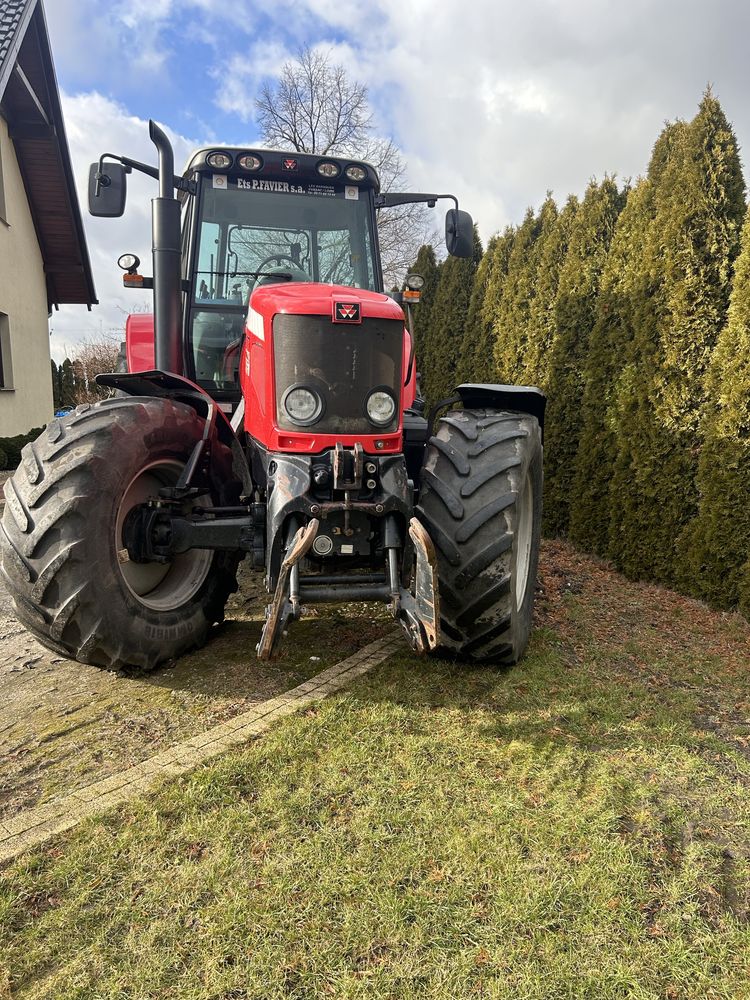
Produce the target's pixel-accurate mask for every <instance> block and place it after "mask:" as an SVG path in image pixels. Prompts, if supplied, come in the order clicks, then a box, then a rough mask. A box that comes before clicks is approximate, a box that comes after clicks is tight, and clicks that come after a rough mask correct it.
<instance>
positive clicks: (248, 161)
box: [237, 153, 263, 170]
mask: <svg viewBox="0 0 750 1000" xmlns="http://www.w3.org/2000/svg"><path fill="white" fill-rule="evenodd" d="M237 163H238V164H239V166H240V167H242V169H243V170H260V168H261V167H262V166H263V160H261V158H260V157H259V156H253V155H252V154H251V153H248V154H246V155H245V156H240V157H239V159H238V160H237Z"/></svg>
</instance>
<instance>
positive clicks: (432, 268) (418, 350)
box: [409, 244, 440, 373]
mask: <svg viewBox="0 0 750 1000" xmlns="http://www.w3.org/2000/svg"><path fill="white" fill-rule="evenodd" d="M409 273H410V274H421V276H422V277H423V278H424V285H423V287H422V295H421V297H420V299H419V303H418V304H417V305H416V306H415V307H414V350H415V354H416V358H417V371H418V372H420V373H421V372H423V371H424V369H425V366H426V364H427V361H428V356H429V353H430V337H431V326H432V324H431V315H432V304H433V302H434V301H435V293H436V292H437V286H438V280H439V277H440V267H439V265H438V262H437V259H436V257H435V251H434V250H433V248H432V247H431V246H428V245H427V244H425V245H424V246H422V247H420V248H419V253H418V254H417V259H416V260H415V261H414V265H413V267H411V268H410V269H409Z"/></svg>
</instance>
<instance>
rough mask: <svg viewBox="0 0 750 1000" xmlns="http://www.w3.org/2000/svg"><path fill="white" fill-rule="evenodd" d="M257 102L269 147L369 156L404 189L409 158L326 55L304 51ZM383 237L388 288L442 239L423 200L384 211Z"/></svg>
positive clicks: (391, 187)
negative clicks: (378, 130)
mask: <svg viewBox="0 0 750 1000" xmlns="http://www.w3.org/2000/svg"><path fill="white" fill-rule="evenodd" d="M255 107H256V111H257V121H258V125H259V126H260V130H261V135H262V136H263V141H264V142H265V143H267V144H268V145H269V146H277V147H279V148H282V149H295V150H297V151H298V152H300V153H318V154H320V155H321V156H326V155H329V156H351V157H352V158H353V159H354V158H356V159H358V160H365V161H367V162H369V163H371V164H372V165H373V166H374V167H375V169H376V170H377V171H378V174H379V175H380V182H381V187H382V189H383V190H384V191H403V190H404V183H405V175H406V164H405V163H404V161H403V158H402V156H401V153H400V152H399V150H398V147H397V146H396V145H395V143H393V142H392V140H390V139H383V138H379V137H378V136H377V135H376V134H375V128H374V124H373V116H372V112H371V110H370V106H369V101H368V96H367V87H365V86H364V85H363V84H361V83H356V82H354V81H352V80H350V78H349V76H348V74H347V72H346V70H345V69H344V68H343V67H342V66H338V65H335V64H333V63H331V60H330V56H329V55H328V54H327V53H324V52H321V51H319V50H316V49H311V48H309V47H306V48H303V49H301V50H300V51H299V53H298V55H297V58H296V59H295V60H293V61H291V62H287V63H285V64H284V65H283V67H282V69H281V74H280V76H279V78H278V80H277V81H276V82H275V83H273V84H269V83H266V84H264V85H263V87H262V88H261V91H260V96H259V97H258V98H257V99H256V101H255ZM378 237H379V240H380V254H381V258H382V263H383V278H384V280H385V283H386V287H389V286H390V285H392V284H397V283H399V282H400V281H401V279H402V278H403V276H404V274H405V273H406V270H407V268H408V267H409V265H410V264H411V263H412V262H413V261H414V259H415V258H416V256H417V252H418V250H419V247H420V246H422V245H423V244H424V243H431V244H436V243H437V233H436V232H435V230H434V225H433V221H432V218H431V216H430V215H429V213H428V211H427V210H426V209H425V208H424V206H422V205H402V206H399V207H398V208H389V209H381V210H380V211H379V212H378Z"/></svg>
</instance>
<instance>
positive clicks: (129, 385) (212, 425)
mask: <svg viewBox="0 0 750 1000" xmlns="http://www.w3.org/2000/svg"><path fill="white" fill-rule="evenodd" d="M96 381H97V382H98V383H99V385H106V386H107V387H108V388H111V389H118V390H119V391H120V392H124V393H125V394H126V395H128V396H157V397H162V398H166V399H173V400H175V402H178V403H184V404H185V405H186V406H190V407H191V408H192V409H194V410H195V412H196V413H197V414H198V415H199V416H201V417H203V418H204V419H205V421H206V434H207V435H208V436H215V437H216V438H218V440H219V441H221V443H222V444H225V445H226V446H227V447H228V448H230V449H231V452H232V474H233V476H234V477H235V478H236V479H238V480H239V481H240V482H241V483H242V493H243V495H244V496H250V495H251V494H252V491H253V481H252V476H251V474H250V468H249V466H248V464H247V458H246V456H245V450H244V448H243V447H242V443H241V442H240V440H239V438H238V437H237V435H236V434H235V432H234V430H233V428H232V425H231V424H230V422H229V420H228V418H227V415H226V414H225V413H224V411H223V410H222V408H221V407H220V406H219V404H218V403H217V402H216V400H215V399H213V397H211V396H210V395H209V394H208V393H207V392H206V391H205V389H201V387H200V386H199V385H196V384H195V382H191V381H190V379H188V378H185V377H184V376H183V375H175V374H173V373H172V372H162V371H158V370H156V369H154V370H153V371H149V372H122V373H111V374H110V373H107V374H103V375H97V376H96Z"/></svg>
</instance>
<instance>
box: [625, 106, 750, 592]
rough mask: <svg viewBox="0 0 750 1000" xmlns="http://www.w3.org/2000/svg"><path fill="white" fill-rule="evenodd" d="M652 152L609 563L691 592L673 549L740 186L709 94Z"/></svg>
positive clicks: (735, 234) (737, 221)
mask: <svg viewBox="0 0 750 1000" xmlns="http://www.w3.org/2000/svg"><path fill="white" fill-rule="evenodd" d="M658 152H659V159H658V160H657V161H656V163H655V168H656V169H655V184H654V200H655V201H654V203H655V213H654V218H653V221H652V223H651V225H650V227H649V232H648V235H647V239H646V246H645V253H644V260H643V266H644V267H645V269H646V273H647V275H648V278H649V285H650V296H649V300H648V301H646V302H644V303H641V304H640V307H639V308H638V310H637V313H636V317H635V325H634V338H633V342H632V351H631V368H632V371H631V377H630V380H629V383H628V384H627V385H626V386H625V397H624V401H627V406H626V409H625V411H624V413H623V420H622V422H621V424H620V427H619V440H620V469H619V473H620V474H619V476H618V477H617V483H616V486H617V490H616V492H615V493H614V495H613V499H614V508H613V528H615V529H616V530H615V532H614V536H613V537H614V539H615V544H614V547H613V554H614V555H615V557H616V559H617V562H618V564H619V565H620V566H621V567H622V568H623V569H624V570H625V571H626V572H628V573H629V574H630V575H632V576H642V577H647V578H651V579H657V580H661V581H663V582H665V583H668V584H676V583H681V584H682V585H683V586H684V587H685V586H687V587H690V585H691V581H690V572H689V564H685V563H683V565H679V563H678V559H677V552H676V541H677V539H678V537H679V535H680V533H681V532H682V530H683V529H684V527H685V525H686V524H687V523H688V522H689V521H690V520H691V518H692V517H693V516H694V515H695V511H696V503H697V494H696V487H695V477H696V473H697V455H698V447H699V444H700V427H701V423H702V420H703V417H704V415H705V405H704V404H705V397H704V380H705V374H706V369H707V366H708V361H709V358H710V355H711V352H712V350H713V347H714V345H715V343H716V338H717V337H718V334H719V330H720V329H721V327H722V326H723V325H724V322H725V319H726V310H727V306H728V299H729V291H730V276H731V272H732V264H733V261H734V258H735V256H736V253H737V249H738V240H739V230H740V226H741V223H742V216H743V214H744V200H743V183H742V173H741V168H740V162H739V157H738V155H737V147H736V141H735V139H734V135H733V133H732V131H731V128H730V127H729V125H728V123H727V120H726V118H725V116H724V114H723V112H722V110H721V108H720V106H719V104H718V102H717V101H716V100H715V99H714V98H713V96H712V95H711V94H710V93H707V94H706V95H705V96H704V98H703V101H702V102H701V106H700V110H699V112H698V114H697V115H696V117H695V118H694V119H693V121H692V122H691V123H690V124H689V125H678V126H672V127H671V128H670V129H669V130H668V141H667V142H666V143H664V144H663V145H662V146H661V147H660V148H659V150H658ZM662 154H666V155H665V158H664V159H662Z"/></svg>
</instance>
